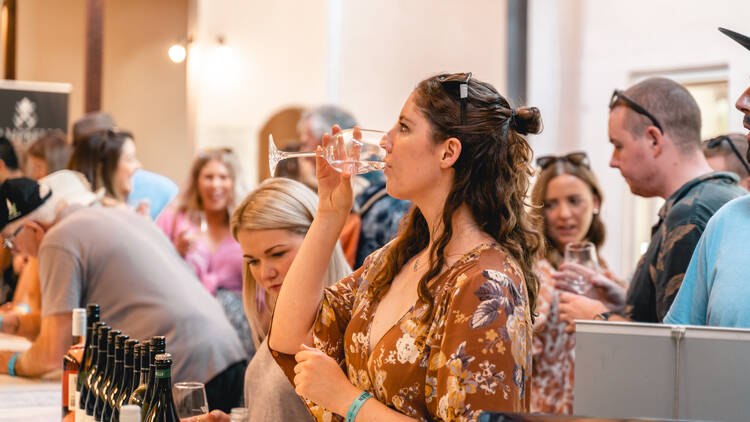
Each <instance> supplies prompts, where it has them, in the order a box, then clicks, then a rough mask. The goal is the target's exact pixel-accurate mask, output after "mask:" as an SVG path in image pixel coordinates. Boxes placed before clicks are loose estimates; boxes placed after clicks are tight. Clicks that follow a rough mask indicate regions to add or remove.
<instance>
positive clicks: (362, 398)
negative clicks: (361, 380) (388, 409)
mask: <svg viewBox="0 0 750 422" xmlns="http://www.w3.org/2000/svg"><path fill="white" fill-rule="evenodd" d="M371 397H372V394H370V393H368V392H367V391H363V392H362V394H360V395H359V397H357V398H356V399H354V401H353V402H352V404H351V406H349V410H348V411H347V412H346V420H345V422H354V420H355V419H357V413H359V409H360V408H361V407H362V405H363V404H365V402H366V401H367V400H368V399H369V398H371Z"/></svg>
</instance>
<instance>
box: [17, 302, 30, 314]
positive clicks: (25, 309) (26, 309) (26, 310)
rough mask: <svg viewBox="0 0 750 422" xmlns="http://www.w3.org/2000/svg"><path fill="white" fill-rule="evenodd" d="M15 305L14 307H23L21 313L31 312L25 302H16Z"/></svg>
mask: <svg viewBox="0 0 750 422" xmlns="http://www.w3.org/2000/svg"><path fill="white" fill-rule="evenodd" d="M15 306H16V308H21V309H23V313H24V314H30V313H31V308H30V307H29V305H27V304H25V303H16V305H15Z"/></svg>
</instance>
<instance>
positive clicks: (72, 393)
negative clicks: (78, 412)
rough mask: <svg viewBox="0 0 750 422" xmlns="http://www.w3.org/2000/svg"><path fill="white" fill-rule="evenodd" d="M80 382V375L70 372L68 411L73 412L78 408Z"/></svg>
mask: <svg viewBox="0 0 750 422" xmlns="http://www.w3.org/2000/svg"><path fill="white" fill-rule="evenodd" d="M77 381H78V373H77V372H72V371H71V372H70V373H69V374H68V409H70V410H72V409H75V408H76V382H77Z"/></svg>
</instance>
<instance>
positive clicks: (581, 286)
mask: <svg viewBox="0 0 750 422" xmlns="http://www.w3.org/2000/svg"><path fill="white" fill-rule="evenodd" d="M565 262H566V263H574V264H578V265H581V266H583V267H586V268H589V269H591V270H594V271H596V272H598V271H599V260H598V259H597V255H596V246H594V244H593V243H591V242H570V243H568V244H567V245H565ZM568 284H569V286H570V288H571V289H572V290H573V291H575V292H576V293H578V294H585V293H586V292H587V291H588V290H589V289H591V287H592V285H591V283H590V282H588V281H587V280H584V279H583V276H581V275H578V276H576V277H573V278H569V279H568Z"/></svg>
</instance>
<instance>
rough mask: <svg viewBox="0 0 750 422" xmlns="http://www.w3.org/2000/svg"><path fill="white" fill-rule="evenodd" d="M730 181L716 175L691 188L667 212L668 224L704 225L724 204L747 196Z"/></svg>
mask: <svg viewBox="0 0 750 422" xmlns="http://www.w3.org/2000/svg"><path fill="white" fill-rule="evenodd" d="M720 174H721V173H719V175H720ZM730 182H731V180H725V179H722V178H718V177H717V178H712V179H708V180H706V181H704V182H703V183H701V184H700V185H698V186H697V187H696V188H695V189H692V190H691V191H690V192H689V193H688V194H687V195H685V196H684V197H682V198H681V199H680V200H679V201H678V202H677V203H675V204H674V205H673V206H672V208H671V209H670V210H669V212H668V213H667V216H666V221H667V224H668V226H670V227H671V226H677V225H683V224H697V225H699V226H704V225H705V224H706V223H707V222H708V220H709V219H710V218H711V217H712V216H713V215H714V214H715V213H716V212H717V211H719V209H721V208H722V207H723V206H724V205H725V204H727V203H728V202H730V201H732V200H734V199H739V198H743V197H746V196H747V195H746V194H747V192H746V191H745V190H744V189H742V188H740V187H739V186H737V185H736V183H730Z"/></svg>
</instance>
